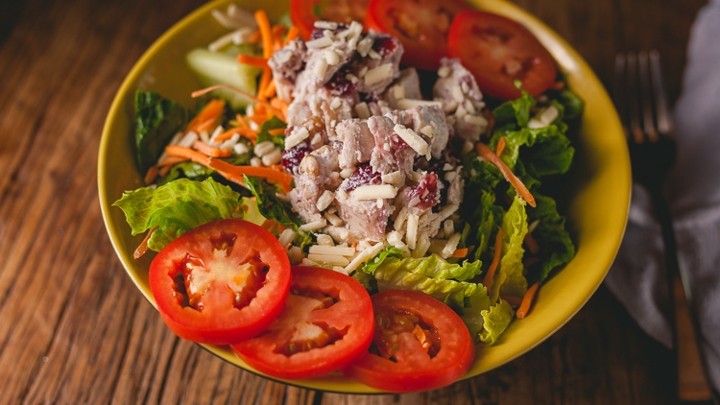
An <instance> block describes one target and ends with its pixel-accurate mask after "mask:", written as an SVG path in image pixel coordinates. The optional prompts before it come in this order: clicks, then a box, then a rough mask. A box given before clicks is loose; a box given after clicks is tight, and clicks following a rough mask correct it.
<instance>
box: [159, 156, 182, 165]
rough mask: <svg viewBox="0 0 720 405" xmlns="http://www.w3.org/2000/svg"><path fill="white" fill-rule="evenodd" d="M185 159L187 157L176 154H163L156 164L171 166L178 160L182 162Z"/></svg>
mask: <svg viewBox="0 0 720 405" xmlns="http://www.w3.org/2000/svg"><path fill="white" fill-rule="evenodd" d="M186 160H187V159H185V158H181V157H177V156H167V155H165V156H163V157H162V158H161V159H160V161H158V163H157V166H158V167H164V166H172V165H176V164H178V163H180V162H184V161H186Z"/></svg>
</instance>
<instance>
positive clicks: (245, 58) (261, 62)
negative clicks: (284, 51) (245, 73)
mask: <svg viewBox="0 0 720 405" xmlns="http://www.w3.org/2000/svg"><path fill="white" fill-rule="evenodd" d="M237 61H238V62H240V63H242V64H243V65H250V66H256V67H259V68H265V67H267V59H265V58H263V57H261V56H253V55H245V54H240V55H238V56H237Z"/></svg>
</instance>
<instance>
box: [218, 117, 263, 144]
mask: <svg viewBox="0 0 720 405" xmlns="http://www.w3.org/2000/svg"><path fill="white" fill-rule="evenodd" d="M243 123H244V124H245V127H237V128H230V129H228V130H227V131H225V132H223V133H222V134H220V135H218V136H216V137H215V142H223V141H227V140H228V139H230V138H232V136H233V135H235V134H238V135H240V136H243V137H245V138H248V139H250V140H253V141H254V140H255V139H257V131H253V130H252V129H250V127H248V126H247V123H246V122H245V121H243Z"/></svg>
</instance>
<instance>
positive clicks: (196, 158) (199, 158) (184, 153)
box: [165, 145, 210, 166]
mask: <svg viewBox="0 0 720 405" xmlns="http://www.w3.org/2000/svg"><path fill="white" fill-rule="evenodd" d="M165 153H167V154H168V155H169V156H177V157H181V158H185V159H188V160H192V161H193V162H195V163H199V164H201V165H203V166H207V165H208V161H209V160H210V156H206V155H204V154H202V153H201V152H198V151H196V150H195V149H190V148H187V147H185V146H180V145H168V146H166V147H165Z"/></svg>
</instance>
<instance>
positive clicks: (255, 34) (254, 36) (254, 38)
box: [248, 31, 260, 44]
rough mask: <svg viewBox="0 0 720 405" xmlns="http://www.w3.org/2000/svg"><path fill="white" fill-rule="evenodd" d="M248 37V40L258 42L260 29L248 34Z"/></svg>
mask: <svg viewBox="0 0 720 405" xmlns="http://www.w3.org/2000/svg"><path fill="white" fill-rule="evenodd" d="M248 39H249V40H250V42H252V43H253V44H256V43H258V42H260V31H255V32H253V33H252V35H250V38H248Z"/></svg>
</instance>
